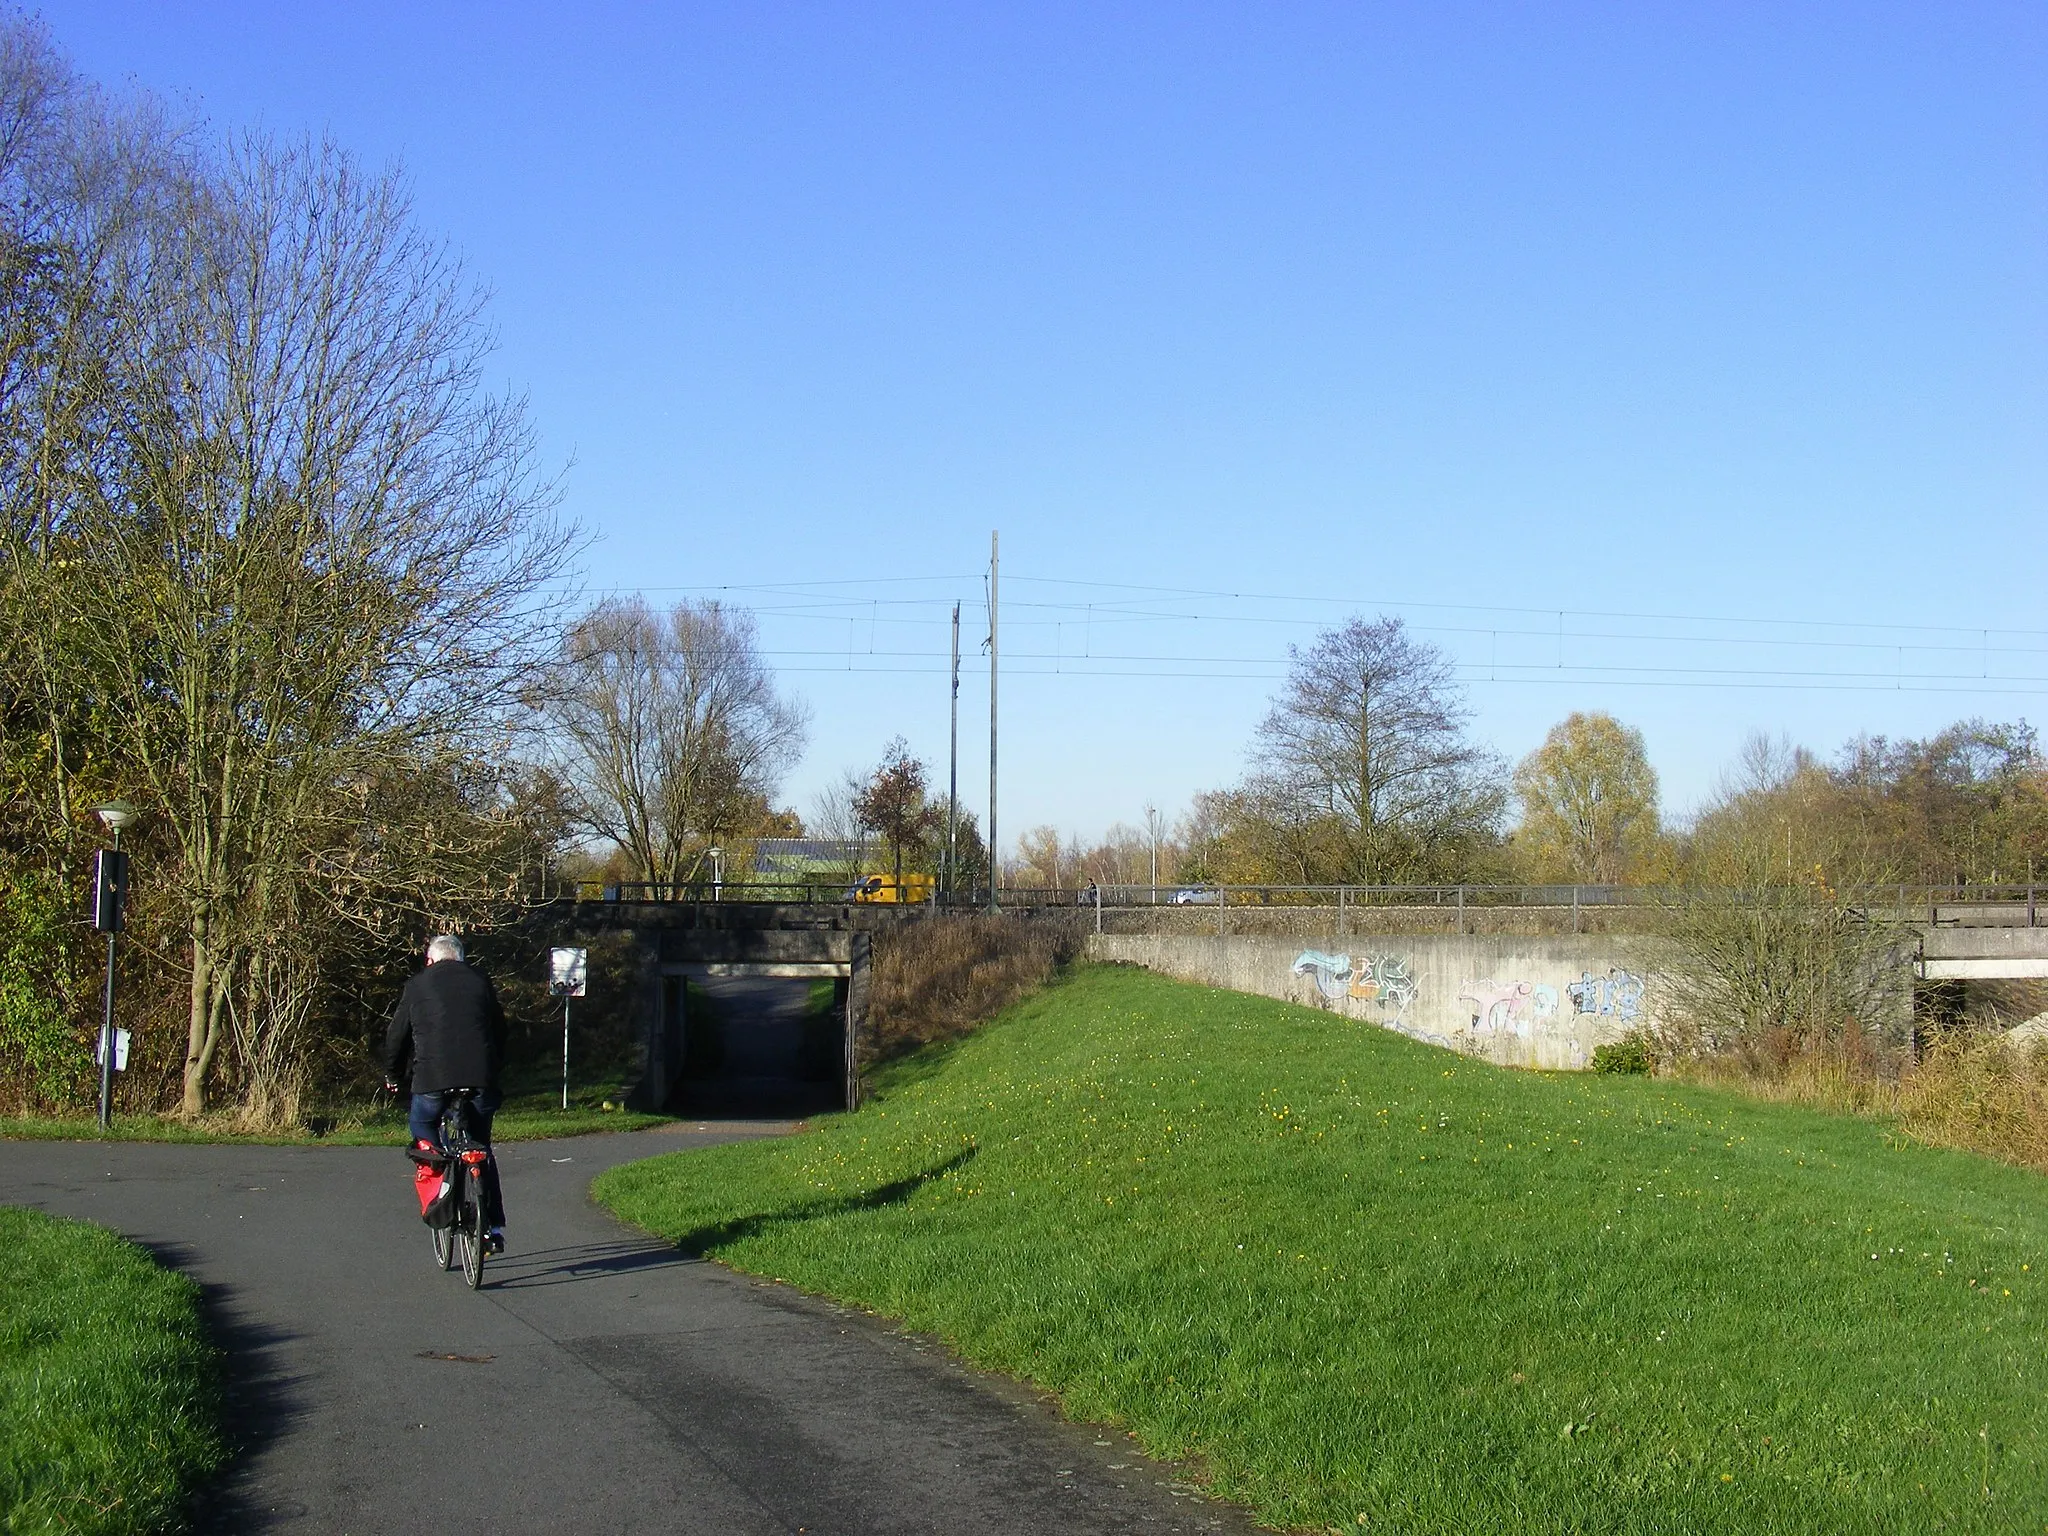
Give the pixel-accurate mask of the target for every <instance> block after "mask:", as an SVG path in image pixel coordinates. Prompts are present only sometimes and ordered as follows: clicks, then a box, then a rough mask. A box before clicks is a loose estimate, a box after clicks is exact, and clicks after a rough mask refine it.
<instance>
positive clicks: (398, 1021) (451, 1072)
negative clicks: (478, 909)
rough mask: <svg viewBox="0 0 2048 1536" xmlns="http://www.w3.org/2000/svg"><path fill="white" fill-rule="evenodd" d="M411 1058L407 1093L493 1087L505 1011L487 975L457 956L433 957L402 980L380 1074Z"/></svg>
mask: <svg viewBox="0 0 2048 1536" xmlns="http://www.w3.org/2000/svg"><path fill="white" fill-rule="evenodd" d="M408 1056H410V1057H411V1058H412V1091H413V1092H414V1093H440V1092H442V1091H444V1090H446V1089H449V1088H496V1087H497V1086H498V1069H499V1067H501V1066H502V1065H503V1064H504V1060H505V1010H504V1009H503V1008H501V1007H499V1006H498V994H497V992H496V990H495V989H494V988H493V987H492V986H491V979H490V977H488V976H486V975H484V973H483V972H482V971H478V970H472V969H471V968H470V967H469V966H467V965H465V964H464V963H463V962H462V961H460V960H436V961H435V962H434V963H433V964H432V965H430V966H428V967H427V968H426V969H425V970H424V971H421V972H420V973H419V974H418V975H417V976H414V977H413V978H412V980H410V981H408V982H407V983H406V984H405V990H404V991H403V992H401V993H399V994H398V1007H397V1009H396V1011H395V1012H393V1013H392V1015H391V1028H390V1030H389V1031H388V1032H387V1033H386V1034H385V1036H384V1075H385V1076H386V1077H389V1078H391V1079H392V1080H393V1081H394V1082H395V1081H397V1080H398V1078H399V1077H400V1076H402V1075H403V1073H404V1071H405V1062H406V1058H407V1057H408Z"/></svg>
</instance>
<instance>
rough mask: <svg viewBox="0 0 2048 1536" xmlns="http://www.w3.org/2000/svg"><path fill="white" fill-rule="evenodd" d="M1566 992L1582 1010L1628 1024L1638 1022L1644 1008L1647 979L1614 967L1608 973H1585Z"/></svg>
mask: <svg viewBox="0 0 2048 1536" xmlns="http://www.w3.org/2000/svg"><path fill="white" fill-rule="evenodd" d="M1564 994H1565V996H1566V997H1568V998H1570V999H1571V1000H1572V1007H1573V1008H1575V1009H1577V1010H1578V1011H1579V1012H1580V1013H1590V1014H1598V1015H1604V1016H1605V1017H1607V1018H1612V1019H1620V1020H1622V1021H1623V1022H1624V1023H1632V1022H1634V1020H1635V1019H1636V1018H1637V1017H1639V1016H1640V1015H1641V1013H1642V1011H1643V978H1642V977H1640V976H1638V975H1636V974H1635V972H1633V971H1625V970H1623V969H1622V968H1621V967H1620V966H1615V967H1613V968H1611V969H1610V970H1609V971H1608V972H1607V974H1606V975H1605V976H1595V975H1594V974H1593V973H1592V972H1591V971H1585V972H1582V973H1581V974H1580V976H1579V979H1578V980H1577V981H1575V982H1572V983H1571V984H1570V985H1569V986H1567V987H1566V988H1565V989H1564Z"/></svg>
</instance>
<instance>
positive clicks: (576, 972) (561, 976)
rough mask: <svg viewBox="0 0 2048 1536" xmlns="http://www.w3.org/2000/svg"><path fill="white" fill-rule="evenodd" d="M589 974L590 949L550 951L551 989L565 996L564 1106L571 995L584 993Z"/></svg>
mask: <svg viewBox="0 0 2048 1536" xmlns="http://www.w3.org/2000/svg"><path fill="white" fill-rule="evenodd" d="M589 974H590V951H589V950H587V949H556V950H550V951H549V952H548V990H549V991H550V992H552V993H554V994H555V996H557V997H559V998H560V999H561V1000H562V1108H564V1109H567V1108H568V1107H569V999H570V998H572V997H581V996H582V995H583V988H584V982H585V980H586V979H587V977H588V976H589Z"/></svg>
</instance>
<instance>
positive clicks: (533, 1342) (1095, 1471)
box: [0, 1126, 1254, 1536]
mask: <svg viewBox="0 0 2048 1536" xmlns="http://www.w3.org/2000/svg"><path fill="white" fill-rule="evenodd" d="M760 1129H761V1128H751V1133H752V1134H759V1133H760ZM749 1133H750V1128H744V1127H737V1126H729V1127H722V1128H721V1127H710V1126H707V1127H702V1128H699V1129H697V1130H694V1131H684V1132H680V1133H678V1132H675V1131H666V1130H664V1131H651V1132H640V1133H637V1134H630V1135H611V1136H587V1137H578V1138H575V1139H572V1140H563V1141H529V1142H515V1143H510V1144H507V1145H506V1146H505V1147H503V1148H501V1149H500V1161H501V1164H502V1166H503V1170H504V1178H505V1190H506V1203H507V1206H508V1208H509V1215H510V1217H511V1230H510V1237H511V1250H510V1252H509V1253H508V1254H506V1255H505V1256H504V1257H503V1258H500V1259H495V1260H493V1261H492V1262H491V1263H490V1264H489V1265H488V1266H487V1268H486V1270H485V1285H484V1289H483V1290H482V1291H481V1292H478V1293H472V1292H470V1291H469V1290H468V1289H467V1288H466V1287H465V1286H464V1284H463V1281H462V1275H461V1271H460V1270H459V1269H458V1270H456V1271H455V1272H453V1273H449V1274H444V1273H442V1272H440V1271H439V1270H438V1269H436V1268H435V1267H434V1266H433V1262H432V1254H431V1252H430V1248H429V1242H428V1234H427V1230H426V1228H425V1227H423V1226H422V1225H421V1224H420V1221H419V1217H418V1206H417V1204H416V1203H414V1200H413V1196H412V1192H411V1187H410V1177H409V1174H410V1168H409V1165H408V1164H407V1163H406V1162H405V1160H404V1156H403V1154H402V1153H401V1152H399V1151H398V1150H396V1149H390V1148H374V1147H254V1146H189V1145H162V1144H156V1145H152V1144H148V1143H134V1142H130V1143H110V1144H99V1143H84V1142H0V1203H7V1204H16V1205H30V1206H35V1207H38V1208H40V1209H42V1210H46V1211H50V1212H53V1213H56V1214H59V1215H65V1216H77V1217H83V1218H85V1219H87V1220H90V1221H97V1222H101V1223H103V1224H105V1225H106V1226H109V1227H112V1228H114V1229H115V1230H116V1231H119V1232H122V1233H124V1234H126V1235H127V1236H129V1237H132V1238H134V1239H135V1240H136V1241H138V1242H140V1243H142V1244H144V1245H146V1246H147V1247H149V1248H150V1249H152V1250H153V1251H154V1252H156V1253H157V1254H158V1255H159V1256H160V1257H161V1258H163V1259H164V1260H165V1261H166V1262H168V1263H171V1264H173V1265H175V1266H177V1267H178V1268H179V1269H181V1270H183V1271H185V1272H186V1273H187V1274H190V1275H191V1276H193V1277H194V1278H195V1279H196V1280H198V1281H199V1282H200V1284H201V1285H202V1286H203V1287H204V1289H205V1293H206V1298H207V1306H208V1311H209V1316H210V1318H211V1321H212V1323H213V1326H214V1328H215V1331H216V1336H217V1337H218V1338H219V1339H220V1341H221V1343H222V1344H223V1346H224V1347H225V1348H226V1350H227V1351H228V1358H229V1383H230V1386H229V1428H230V1431H231V1433H232V1434H233V1435H234V1437H235V1439H236V1442H237V1444H238V1445H239V1446H240V1448H241V1449H240V1454H239V1455H238V1457H237V1459H236V1462H235V1464H234V1467H233V1469H232V1470H231V1472H230V1474H229V1475H228V1476H227V1477H226V1478H225V1479H224V1480H223V1482H222V1484H221V1485H220V1486H219V1487H217V1488H216V1489H214V1490H213V1491H212V1492H211V1494H210V1495H209V1496H208V1497H207V1498H206V1500H205V1501H204V1502H203V1504H202V1506H201V1508H200V1510H199V1512H198V1526H199V1528H200V1529H201V1530H202V1531H222V1532H245V1531H280V1532H290V1533H293V1536H299V1533H304V1536H313V1533H322V1536H324V1533H329V1532H333V1533H355V1536H384V1533H389V1532H396V1531H419V1530H435V1531H482V1530H504V1531H510V1532H526V1531H534V1532H584V1531H589V1532H607V1533H618V1532H636V1531H662V1532H687V1533H696V1532H703V1533H718V1536H754V1533H769V1532H804V1533H813V1532H815V1533H865V1532H878V1533H879V1532H889V1533H897V1532H902V1533H912V1532H933V1533H938V1532H945V1533H948V1536H952V1533H959V1532H990V1533H1009V1532H1016V1533H1019V1536H1021V1533H1025V1532H1032V1533H1044V1532H1077V1533H1092V1532H1134V1531H1143V1532H1155V1531H1215V1530H1225V1531H1240V1532H1249V1531H1251V1530H1252V1529H1254V1528H1253V1527H1252V1526H1251V1525H1250V1523H1249V1522H1247V1521H1246V1520H1244V1519H1243V1517H1242V1516H1240V1515H1239V1514H1237V1513H1236V1512H1234V1511H1232V1510H1229V1509H1226V1508H1223V1507H1222V1506H1219V1505H1216V1504H1214V1503H1211V1502H1209V1501H1207V1500H1205V1499H1203V1498H1202V1497H1201V1496H1200V1495H1199V1494H1198V1493H1197V1492H1196V1491H1195V1490H1194V1489H1193V1488H1192V1487H1190V1486H1188V1485H1187V1484H1186V1483H1184V1482H1183V1481H1181V1480H1180V1479H1179V1478H1178V1477H1177V1475H1176V1474H1175V1472H1174V1471H1173V1469H1171V1468H1167V1467H1162V1466H1159V1465H1157V1464H1154V1463H1151V1462H1148V1461H1146V1460H1145V1459H1144V1458H1143V1457H1142V1456H1140V1455H1138V1454H1137V1453H1136V1451H1135V1448H1134V1447H1133V1446H1132V1445H1131V1443H1130V1442H1129V1441H1128V1440H1127V1439H1126V1438H1125V1437H1124V1436H1122V1435H1121V1434H1117V1433H1114V1432H1109V1431H1102V1430H1097V1429H1093V1428H1089V1427H1087V1426H1080V1425H1073V1424H1068V1423H1065V1422H1063V1421H1061V1420H1060V1419H1059V1418H1058V1416H1057V1415H1056V1414H1055V1413H1054V1412H1052V1411H1051V1410H1050V1409H1049V1407H1048V1406H1047V1405H1046V1404H1045V1403H1043V1402H1041V1401H1040V1400H1038V1399H1037V1398H1036V1397H1034V1396H1033V1395H1032V1394H1031V1393H1029V1392H1027V1391H1025V1390H1024V1389H1022V1388H1019V1387H1016V1386H1014V1385H1011V1384H1008V1383H1005V1382H1002V1381H998V1380H994V1379H991V1378H988V1377H985V1376H982V1375H979V1374H977V1373H974V1372H971V1371H969V1370H967V1369H965V1368H964V1367H962V1366H961V1365H960V1364H959V1363H957V1362H956V1361H954V1360H953V1359H951V1358H950V1357H949V1356H948V1355H947V1354H946V1353H945V1351H944V1350H942V1349H940V1348H938V1347H937V1346H936V1345H934V1344H932V1343H931V1342H930V1341H927V1340H921V1339H918V1338H914V1337H910V1336H907V1335H904V1334H902V1333H899V1332H896V1331H894V1330H892V1329H890V1328H888V1327H885V1326H883V1325H881V1324H879V1323H877V1322H876V1321H874V1320H872V1319H870V1318H868V1317H866V1316H864V1315H863V1314H860V1313H857V1312H854V1311H851V1310H849V1309H845V1308H840V1307H837V1306H834V1305H832V1304H830V1303H827V1302H822V1301H818V1300H816V1299H813V1298H810V1297H806V1296H803V1295H800V1294H798V1293H796V1292H794V1291H792V1290H790V1289H788V1288H787V1287H784V1286H778V1285H774V1284H771V1283H767V1282H763V1281H760V1280H756V1279H753V1278H750V1277H748V1276H744V1275H739V1274H735V1273H733V1272H732V1271H729V1270H726V1269H723V1268H720V1267H719V1266H718V1265H716V1264H711V1263H706V1262H703V1261H701V1260H692V1259H689V1258H687V1257H685V1256H683V1255H682V1254H680V1253H679V1252H678V1251H677V1250H675V1249H674V1248H672V1247H668V1246H666V1245H664V1244H661V1243H658V1242H655V1241H653V1240H651V1239H649V1238H647V1237H645V1236H644V1235H642V1234H639V1233H636V1232H634V1231H632V1230H630V1229H628V1228H626V1227H624V1226H622V1225H621V1224H620V1223H618V1222H617V1221H615V1220H613V1219H612V1217H611V1216H610V1215H609V1214H607V1213H606V1212H605V1211H604V1210H602V1209H601V1208H600V1207H598V1206H597V1205H596V1204H595V1203H594V1202H592V1201H591V1199H590V1196H589V1186H590V1181H591V1179H592V1177H593V1176H595V1175H596V1174H597V1173H599V1172H601V1171H602V1170H603V1169H605V1168H608V1167H612V1166H614V1165H615V1164H618V1163H623V1162H629V1161H631V1160H633V1159H635V1158H640V1157H647V1156H651V1155H653V1154H655V1153H659V1152H666V1151H674V1150H677V1149H679V1148H682V1147H690V1146H705V1145H710V1144H712V1143H715V1142H718V1141H723V1140H730V1139H733V1137H735V1136H736V1135H741V1134H749Z"/></svg>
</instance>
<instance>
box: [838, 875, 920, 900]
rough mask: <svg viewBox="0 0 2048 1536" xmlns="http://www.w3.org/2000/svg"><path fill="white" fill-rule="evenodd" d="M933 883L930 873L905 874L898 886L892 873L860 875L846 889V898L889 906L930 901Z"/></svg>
mask: <svg viewBox="0 0 2048 1536" xmlns="http://www.w3.org/2000/svg"><path fill="white" fill-rule="evenodd" d="M935 885H936V882H935V881H934V880H933V879H932V877H931V876H930V875H918V874H906V875H905V876H904V877H903V884H902V885H901V886H900V887H899V886H898V885H897V883H896V877H895V876H894V875H862V876H861V877H860V879H859V880H857V881H856V882H854V884H853V886H852V888H851V889H850V890H848V891H847V893H846V899H847V900H848V901H870V902H886V903H888V904H889V905H891V906H905V905H913V904H916V903H920V902H927V901H930V900H931V899H932V891H933V889H934V888H935Z"/></svg>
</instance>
